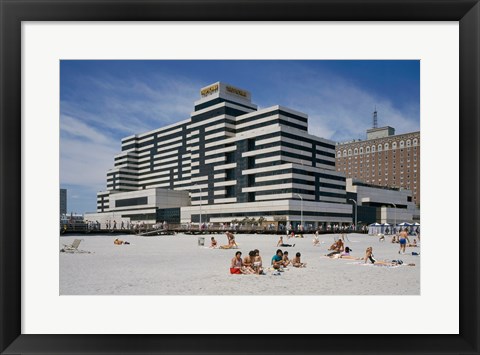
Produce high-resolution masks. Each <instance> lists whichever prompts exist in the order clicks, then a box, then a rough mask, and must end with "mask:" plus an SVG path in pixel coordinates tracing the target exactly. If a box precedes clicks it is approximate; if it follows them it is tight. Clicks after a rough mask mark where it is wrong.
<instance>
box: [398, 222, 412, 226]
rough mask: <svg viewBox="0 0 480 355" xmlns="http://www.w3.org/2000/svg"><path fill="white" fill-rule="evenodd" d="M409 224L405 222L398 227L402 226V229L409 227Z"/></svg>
mask: <svg viewBox="0 0 480 355" xmlns="http://www.w3.org/2000/svg"><path fill="white" fill-rule="evenodd" d="M410 225H411V224H410V223H407V222H402V223H400V224H399V226H402V227H405V226H410Z"/></svg>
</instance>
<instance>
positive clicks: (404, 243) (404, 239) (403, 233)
mask: <svg viewBox="0 0 480 355" xmlns="http://www.w3.org/2000/svg"><path fill="white" fill-rule="evenodd" d="M407 241H408V243H409V244H410V239H408V232H407V229H406V228H405V229H404V230H402V231H401V232H400V238H399V242H400V250H399V251H398V254H405V247H406V246H407Z"/></svg>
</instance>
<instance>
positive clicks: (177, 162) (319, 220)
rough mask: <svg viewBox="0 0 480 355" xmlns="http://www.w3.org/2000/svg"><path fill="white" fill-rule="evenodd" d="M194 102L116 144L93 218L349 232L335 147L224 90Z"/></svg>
mask: <svg viewBox="0 0 480 355" xmlns="http://www.w3.org/2000/svg"><path fill="white" fill-rule="evenodd" d="M200 96H201V97H200V99H199V100H198V101H196V102H195V104H194V111H193V112H192V113H191V115H190V117H189V118H188V119H185V120H183V121H180V122H178V123H175V124H172V125H169V126H166V127H162V128H158V129H155V130H152V131H149V132H145V133H141V134H136V135H132V136H129V137H126V138H123V139H122V151H121V152H120V153H119V154H117V155H116V156H115V163H114V167H113V168H112V169H110V170H109V171H108V172H107V189H106V191H103V192H99V193H98V195H97V213H98V214H102V213H103V214H112V215H113V213H115V216H118V217H120V216H121V218H129V219H130V220H132V221H135V220H138V221H140V220H141V221H147V222H157V221H160V222H161V221H162V220H166V219H168V218H169V222H170V223H175V222H181V223H187V222H193V223H198V222H199V221H202V222H213V223H225V222H227V223H229V222H231V221H232V220H235V219H237V220H241V219H243V218H244V217H250V218H252V217H253V218H256V219H258V218H259V217H263V218H264V219H265V220H266V221H272V222H273V221H276V222H277V223H282V224H283V223H288V222H290V223H292V224H293V225H296V224H298V223H300V221H301V220H303V222H304V224H305V225H307V224H312V225H314V226H317V225H319V224H320V225H321V224H326V223H328V224H330V223H338V224H340V223H352V206H351V205H350V204H347V200H346V196H347V195H346V181H345V174H344V173H343V172H337V171H336V169H335V149H336V146H335V143H334V142H332V141H330V140H327V139H324V138H320V137H317V136H314V135H312V134H309V133H308V116H307V115H306V114H304V113H301V112H298V111H296V110H293V109H290V108H287V107H283V106H272V107H268V108H264V109H261V110H259V109H258V108H257V106H256V105H254V104H253V103H252V101H251V94H250V92H248V91H246V90H243V89H240V88H236V87H234V86H232V85H228V84H225V83H222V82H217V83H214V84H212V85H209V86H207V87H204V88H202V89H201V90H200ZM162 196H163V197H162ZM185 197H187V199H186V198H185ZM188 197H190V198H188ZM302 217H303V218H302Z"/></svg>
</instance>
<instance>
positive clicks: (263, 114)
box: [59, 60, 421, 296]
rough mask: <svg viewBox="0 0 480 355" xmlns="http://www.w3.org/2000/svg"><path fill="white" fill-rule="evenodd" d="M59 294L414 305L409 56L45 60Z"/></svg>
mask: <svg viewBox="0 0 480 355" xmlns="http://www.w3.org/2000/svg"><path fill="white" fill-rule="evenodd" d="M59 66H60V187H59V191H60V199H59V202H60V209H59V210H60V216H59V272H60V274H59V292H60V295H197V296H198V295H222V296H228V295H242V296H248V295H253V296H258V295H269V296H275V295H289V296H295V295H420V257H421V256H420V255H421V252H420V250H421V247H420V245H421V239H420V231H421V230H420V228H421V220H420V196H421V194H420V170H421V169H420V143H421V135H420V70H421V65H420V60H61V61H60V62H59Z"/></svg>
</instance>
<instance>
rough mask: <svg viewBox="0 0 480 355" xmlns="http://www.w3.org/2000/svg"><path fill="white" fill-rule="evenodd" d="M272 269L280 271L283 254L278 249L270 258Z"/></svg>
mask: <svg viewBox="0 0 480 355" xmlns="http://www.w3.org/2000/svg"><path fill="white" fill-rule="evenodd" d="M272 267H273V268H274V269H280V268H282V267H283V252H282V250H281V249H278V250H277V252H276V253H275V255H274V256H273V257H272Z"/></svg>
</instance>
